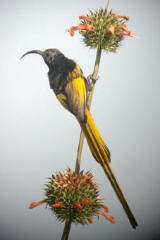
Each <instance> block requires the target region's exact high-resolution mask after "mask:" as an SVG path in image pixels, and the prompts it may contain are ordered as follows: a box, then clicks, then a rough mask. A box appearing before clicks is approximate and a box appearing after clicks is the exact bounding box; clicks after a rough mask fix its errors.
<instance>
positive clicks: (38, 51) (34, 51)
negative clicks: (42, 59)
mask: <svg viewBox="0 0 160 240" xmlns="http://www.w3.org/2000/svg"><path fill="white" fill-rule="evenodd" d="M31 53H36V54H40V55H41V56H42V55H43V51H40V50H32V51H29V52H26V53H25V54H23V55H22V57H21V58H20V59H22V58H23V57H25V56H26V55H28V54H31Z"/></svg>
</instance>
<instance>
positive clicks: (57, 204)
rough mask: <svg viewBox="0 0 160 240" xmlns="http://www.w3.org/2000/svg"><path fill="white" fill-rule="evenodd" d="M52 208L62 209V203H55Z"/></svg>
mask: <svg viewBox="0 0 160 240" xmlns="http://www.w3.org/2000/svg"><path fill="white" fill-rule="evenodd" d="M52 207H54V208H58V207H62V203H54V204H53V205H52Z"/></svg>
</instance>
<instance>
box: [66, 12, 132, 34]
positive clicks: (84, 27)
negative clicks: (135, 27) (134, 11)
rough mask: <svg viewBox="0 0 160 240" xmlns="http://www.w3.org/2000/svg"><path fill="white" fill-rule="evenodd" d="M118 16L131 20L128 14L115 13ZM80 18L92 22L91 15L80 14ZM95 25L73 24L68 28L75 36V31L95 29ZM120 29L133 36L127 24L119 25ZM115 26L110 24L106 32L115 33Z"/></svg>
mask: <svg viewBox="0 0 160 240" xmlns="http://www.w3.org/2000/svg"><path fill="white" fill-rule="evenodd" d="M115 16H116V17H117V18H123V19H125V20H129V16H128V15H115ZM79 19H81V20H87V21H88V22H92V19H91V17H89V16H87V15H81V16H79ZM94 29H95V27H94V26H93V25H92V24H79V25H78V26H72V27H70V28H69V29H68V32H69V34H70V35H71V36H72V37H73V36H74V34H75V31H77V30H78V31H94ZM119 29H122V30H123V31H124V33H122V35H126V36H130V37H132V36H133V35H132V33H131V31H130V30H129V29H128V27H127V24H126V23H124V24H123V25H122V26H120V27H119ZM115 30H116V29H115V27H114V26H113V25H109V26H108V29H107V30H106V33H109V34H114V33H115Z"/></svg>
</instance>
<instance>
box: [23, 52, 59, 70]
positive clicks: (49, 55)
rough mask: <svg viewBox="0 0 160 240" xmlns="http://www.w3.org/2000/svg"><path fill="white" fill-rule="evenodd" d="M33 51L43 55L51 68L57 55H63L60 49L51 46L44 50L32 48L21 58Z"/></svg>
mask: <svg viewBox="0 0 160 240" xmlns="http://www.w3.org/2000/svg"><path fill="white" fill-rule="evenodd" d="M31 53H36V54H39V55H41V56H42V57H43V59H44V61H45V63H46V64H47V65H48V67H49V68H50V67H51V66H53V65H54V63H55V58H56V57H57V56H59V55H63V54H62V53H61V52H60V51H59V50H58V49H55V48H49V49H46V50H44V51H40V50H32V51H29V52H26V53H25V54H23V56H22V57H21V58H23V57H24V56H26V55H28V54H31Z"/></svg>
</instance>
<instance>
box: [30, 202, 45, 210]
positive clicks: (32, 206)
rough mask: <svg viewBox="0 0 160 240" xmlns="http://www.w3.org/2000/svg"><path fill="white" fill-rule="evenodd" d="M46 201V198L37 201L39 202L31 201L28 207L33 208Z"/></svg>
mask: <svg viewBox="0 0 160 240" xmlns="http://www.w3.org/2000/svg"><path fill="white" fill-rule="evenodd" d="M45 202H46V200H41V201H39V202H32V203H31V204H30V205H29V209H33V208H35V207H38V206H39V205H41V204H43V203H45Z"/></svg>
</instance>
